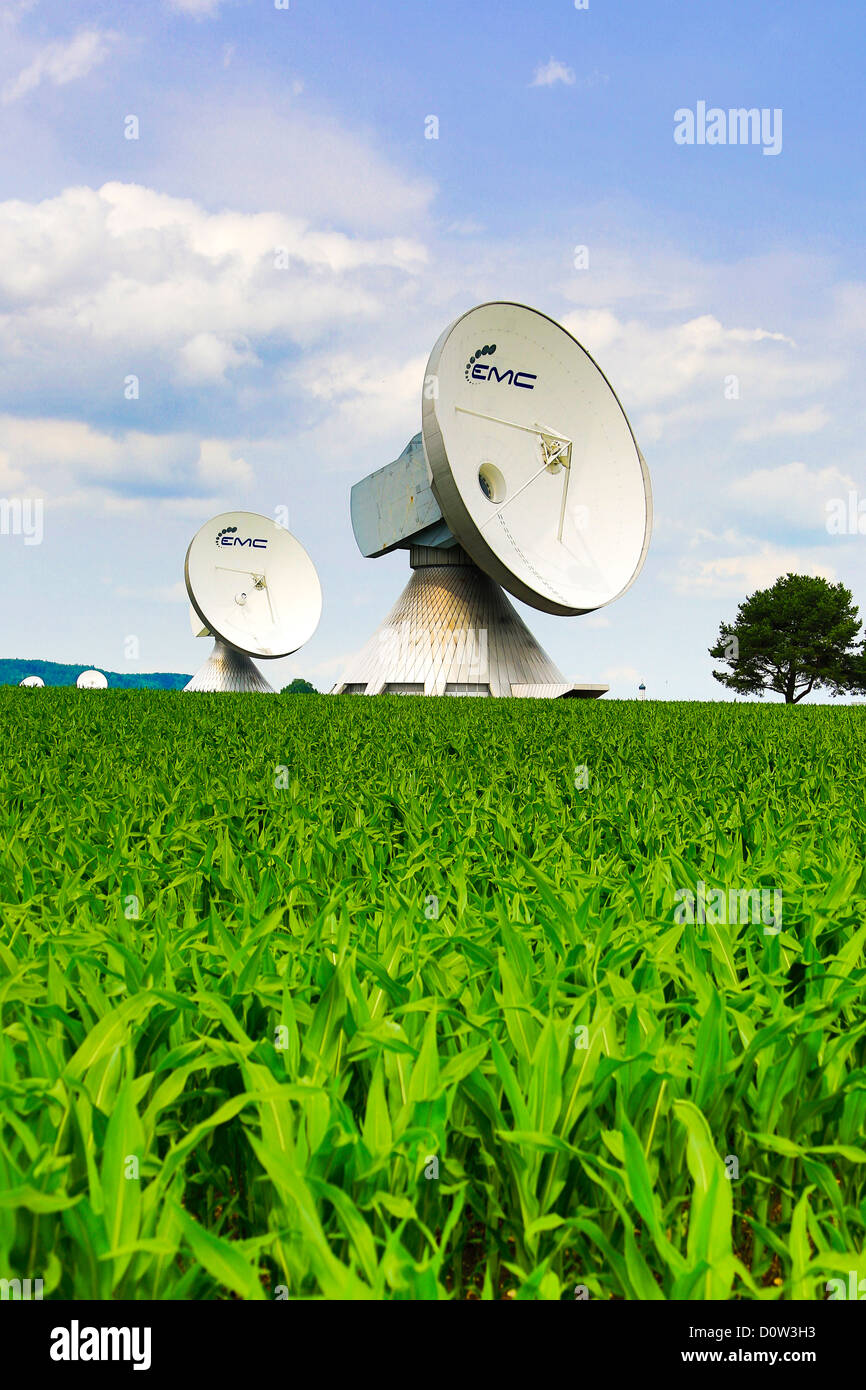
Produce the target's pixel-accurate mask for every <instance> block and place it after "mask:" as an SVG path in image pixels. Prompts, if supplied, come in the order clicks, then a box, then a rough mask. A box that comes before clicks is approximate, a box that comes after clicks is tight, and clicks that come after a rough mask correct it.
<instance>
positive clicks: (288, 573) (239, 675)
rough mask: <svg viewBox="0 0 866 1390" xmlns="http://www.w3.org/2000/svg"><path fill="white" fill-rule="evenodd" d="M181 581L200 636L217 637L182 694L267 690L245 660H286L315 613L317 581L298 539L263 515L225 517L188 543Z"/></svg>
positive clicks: (311, 628)
mask: <svg viewBox="0 0 866 1390" xmlns="http://www.w3.org/2000/svg"><path fill="white" fill-rule="evenodd" d="M184 577H185V580H186V589H187V593H188V594H189V600H190V604H191V605H192V610H193V612H194V613H195V615H196V616H197V618H198V620H199V629H198V631H199V633H200V632H201V630H202V628H203V629H204V631H205V632H206V633H210V634H212V635H213V637H214V638H215V639H216V642H215V645H214V649H213V652H212V653H211V656H210V658H209V660H208V662H206V663H205V666H204V667H202V670H201V671H199V672H198V673H197V675H195V676H194V677H193V679H192V680H191V681H190V682H189V684H188V685H187V686H186V687H185V689H186V690H258V691H263V692H271V690H272V688H271V686H270V685H269V684H268V682H267V681H266V680H265V679H264V677H263V676H262V675H261V674H260V673H259V672H258V671H257V670H256V668H255V666H254V665H253V663H252V662H251V661H250V660H249V658H250V657H252V656H255V657H260V658H263V659H265V660H274V659H276V658H277V657H282V656H290V655H291V653H292V652H295V651H297V650H298V648H299V647H302V646H303V645H304V643H305V642H308V641H309V639H310V638H311V637H312V635H313V633H314V632H315V630H316V628H317V627H318V624H319V618H320V617H321V614H322V589H321V585H320V583H319V577H318V575H317V573H316V568H315V565H314V564H313V562H312V560H311V559H310V557H309V555H308V554H307V552H306V550H305V549H304V547H303V546H302V545H301V543H300V541H297V540H296V539H295V537H294V536H293V535H292V534H291V532H289V531H287V530H286V528H285V527H284V526H279V525H278V524H277V522H275V521H272V520H271V519H270V518H269V517H265V516H259V515H257V514H256V513H255V512H224V513H223V514H222V515H220V516H216V517H213V518H212V520H211V521H208V522H205V524H204V526H202V528H201V530H199V531H198V532H197V533H196V534H195V536H194V537H193V539H192V541H191V542H190V546H189V549H188V550H187V553H186V563H185V566H184ZM193 631H194V632H195V631H196V629H195V627H194V628H193Z"/></svg>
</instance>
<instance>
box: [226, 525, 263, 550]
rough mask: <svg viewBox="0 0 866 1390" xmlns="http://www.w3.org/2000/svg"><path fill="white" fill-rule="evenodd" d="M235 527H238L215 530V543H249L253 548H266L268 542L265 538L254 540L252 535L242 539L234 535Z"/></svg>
mask: <svg viewBox="0 0 866 1390" xmlns="http://www.w3.org/2000/svg"><path fill="white" fill-rule="evenodd" d="M237 529H238V528H237V527H236V526H226V527H224V529H223V530H222V531H219V532H217V538H216V544H217V545H249V546H252V547H253V549H255V550H267V546H268V543H267V541H266V540H263V539H262V538H261V537H259V538H258V539H256V540H254V539H253V538H252V536H247V538H246V540H242V539H241V537H240V536H238V535H235V532H236V531H237Z"/></svg>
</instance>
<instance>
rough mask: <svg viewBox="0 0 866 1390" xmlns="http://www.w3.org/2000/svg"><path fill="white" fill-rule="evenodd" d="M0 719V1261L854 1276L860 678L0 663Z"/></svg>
mask: <svg viewBox="0 0 866 1390" xmlns="http://www.w3.org/2000/svg"><path fill="white" fill-rule="evenodd" d="M0 717H2V721H3V727H4V729H5V733H6V738H5V746H6V756H5V758H4V762H3V772H2V777H3V789H2V797H0V816H2V835H0V842H2V848H0V901H2V930H0V1030H2V1051H0V1277H6V1278H12V1277H20V1278H42V1279H43V1280H44V1288H45V1297H46V1298H51V1297H53V1298H96V1299H205V1300H207V1299H230V1298H242V1299H273V1298H286V1297H288V1298H290V1299H310V1298H324V1299H337V1300H338V1299H386V1300H390V1299H424V1300H428V1299H506V1298H515V1299H530V1300H532V1299H540V1300H562V1299H574V1298H575V1297H583V1296H588V1297H589V1298H591V1299H605V1300H607V1299H627V1300H649V1299H668V1300H670V1299H694V1300H726V1299H826V1298H827V1297H828V1293H827V1285H828V1281H829V1280H831V1279H833V1278H841V1279H844V1280H846V1281H847V1279H848V1276H849V1273H850V1272H851V1271H854V1272H855V1273H856V1275H857V1278H858V1279H860V1278H863V1277H866V1254H864V1232H866V1139H864V1121H866V1009H864V996H866V961H864V951H866V867H864V864H866V855H864V848H866V797H864V776H863V769H864V766H866V722H864V720H866V714H864V710H863V709H862V708H857V707H854V706H846V707H837V708H830V707H817V706H816V707H812V708H806V707H803V706H798V707H796V708H785V707H784V706H778V705H767V706H763V705H760V704H724V703H718V704H679V703H671V704H659V703H653V702H648V703H645V704H639V703H636V702H635V703H614V702H604V701H600V702H586V703H584V702H578V701H565V702H545V701H537V702H535V701H517V700H514V701H511V700H509V701H501V702H500V701H496V702H493V701H482V700H471V699H470V700H459V699H457V700H449V699H441V700H434V699H429V700H423V699H415V700H413V699H400V698H396V697H391V698H379V699H375V700H365V699H357V698H352V697H342V698H325V697H322V698H317V697H315V696H308V697H305V698H301V697H275V698H260V697H252V696H243V695H234V696H233V695H219V696H206V695H196V696H183V695H178V694H174V693H166V694H159V693H153V692H126V691H109V692H81V693H79V692H75V691H66V690H48V689H46V690H42V691H35V692H31V691H19V690H8V689H7V690H2V691H0ZM761 890H764V898H762V897H761ZM689 895H692V897H691V898H690V897H689ZM701 895H704V896H705V897H706V901H707V902H708V903H711V902H715V903H716V904H717V906H716V908H714V909H713V908H708V910H707V911H706V912H704V913H701V912H700V911H698V910H696V911H695V912H694V913H692V914H685V913H684V910H683V904H684V903H685V902H687V901H688V902H691V901H694V902H696V903H697V902H700V901H702V900H703V899H702V896H701ZM723 895H724V901H725V902H726V903H728V906H727V907H726V908H725V909H724V910H722V909H721V908H719V907H718V903H719V901H720V900H722V899H723ZM774 895H781V896H780V899H779V901H781V903H782V910H781V914H778V913H775V912H774V913H773V914H771V915H770V917H769V919H766V918H765V917H764V916H762V915H761V914H760V913H759V914H758V915H757V916H755V914H754V912H753V911H752V908H753V907H754V903H755V901H759V902H764V901H765V900H766V901H773V902H775V901H777V899H776V897H775V896H774ZM731 903H733V904H734V906H733V907H731V906H730V904H731ZM747 905H748V911H747V910H746V906H747ZM688 915H691V916H692V920H688ZM684 916H685V917H686V920H682V919H683V918H684ZM702 917H704V918H705V920H701V918H702ZM744 918H745V920H743V919H744ZM767 920H769V925H767Z"/></svg>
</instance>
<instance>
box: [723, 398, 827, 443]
mask: <svg viewBox="0 0 866 1390" xmlns="http://www.w3.org/2000/svg"><path fill="white" fill-rule="evenodd" d="M829 418H830V417H829V416H828V414H827V412H826V410H825V409H824V407H823V406H822V405H811V406H808V407H807V409H806V410H781V411H777V412H776V414H775V415H772V416H771V417H770V418H769V419H767V420H755V421H753V422H752V423H751V424H749V425H744V426H743V428H742V429H741V430H738V431H737V438H738V439H743V440H748V441H752V440H756V439H768V438H770V437H771V436H773V435H786V434H817V433H818V431H819V430H822V429H824V427H825V425H827V424H828V423H829Z"/></svg>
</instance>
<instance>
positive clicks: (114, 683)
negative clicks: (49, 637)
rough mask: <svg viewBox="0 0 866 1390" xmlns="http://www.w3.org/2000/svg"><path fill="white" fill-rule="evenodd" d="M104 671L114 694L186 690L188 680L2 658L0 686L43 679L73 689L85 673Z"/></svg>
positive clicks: (153, 673) (156, 673) (172, 674)
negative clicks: (24, 680) (133, 691)
mask: <svg viewBox="0 0 866 1390" xmlns="http://www.w3.org/2000/svg"><path fill="white" fill-rule="evenodd" d="M90 670H97V671H102V673H103V675H104V676H105V677H106V679H107V680H108V686H109V689H111V690H183V687H184V686H185V685H186V683H187V681H188V680H189V679H190V677H189V676H182V675H178V674H177V673H176V672H174V671H139V672H131V671H126V672H124V673H123V675H121V674H120V672H119V671H106V670H105V669H104V668H103V667H102V666H96V667H93V666H64V665H63V664H62V663H61V662H59V661H25V660H19V659H18V658H17V657H16V658H11V657H9V658H5V657H0V685H20V683H21V681H23V679H24V677H25V676H41V677H42V679H43V680H44V682H45V684H46V685H74V684H75V682H76V680H77V679H78V677H79V676H80V675H81V672H82V671H90Z"/></svg>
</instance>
